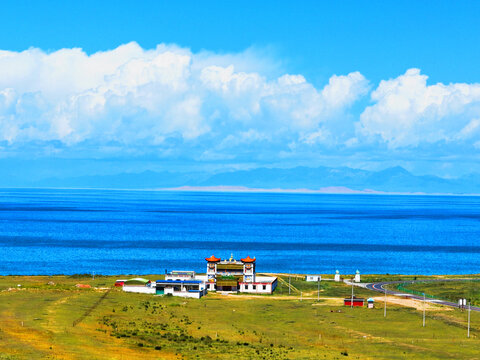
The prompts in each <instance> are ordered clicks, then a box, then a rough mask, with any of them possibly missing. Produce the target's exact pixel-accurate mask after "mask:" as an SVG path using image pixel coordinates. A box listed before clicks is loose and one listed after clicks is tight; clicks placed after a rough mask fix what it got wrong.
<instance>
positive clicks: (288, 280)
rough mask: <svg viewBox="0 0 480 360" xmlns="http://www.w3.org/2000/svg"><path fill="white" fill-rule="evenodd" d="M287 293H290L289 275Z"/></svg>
mask: <svg viewBox="0 0 480 360" xmlns="http://www.w3.org/2000/svg"><path fill="white" fill-rule="evenodd" d="M288 295H290V276H288Z"/></svg>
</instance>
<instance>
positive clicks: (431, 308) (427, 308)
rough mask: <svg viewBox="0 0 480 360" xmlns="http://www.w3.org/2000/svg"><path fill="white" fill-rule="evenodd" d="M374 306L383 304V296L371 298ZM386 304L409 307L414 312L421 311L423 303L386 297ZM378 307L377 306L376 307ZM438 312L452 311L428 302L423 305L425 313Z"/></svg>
mask: <svg viewBox="0 0 480 360" xmlns="http://www.w3.org/2000/svg"><path fill="white" fill-rule="evenodd" d="M373 299H374V300H375V303H376V304H383V302H384V301H385V298H384V297H383V296H377V297H374V298H373ZM387 303H390V304H395V305H401V306H406V307H411V308H414V309H416V310H423V306H424V304H423V301H420V300H416V299H412V298H410V297H409V298H402V297H398V296H387ZM377 306H378V305H377ZM438 310H445V311H452V310H453V308H451V307H448V306H443V305H439V304H432V303H430V302H426V303H425V311H438Z"/></svg>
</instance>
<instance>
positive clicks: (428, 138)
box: [358, 69, 480, 148]
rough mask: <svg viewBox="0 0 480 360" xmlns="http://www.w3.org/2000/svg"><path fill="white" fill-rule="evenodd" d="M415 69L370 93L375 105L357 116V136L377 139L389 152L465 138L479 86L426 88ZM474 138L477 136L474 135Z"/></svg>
mask: <svg viewBox="0 0 480 360" xmlns="http://www.w3.org/2000/svg"><path fill="white" fill-rule="evenodd" d="M427 79H428V77H427V76H426V75H422V74H421V73H420V70H419V69H409V70H407V72H406V73H405V74H403V75H401V76H399V77H397V78H395V79H390V80H383V81H381V82H380V84H379V86H378V88H377V89H376V90H375V91H373V92H372V94H371V98H372V100H373V101H374V102H375V103H374V104H373V105H372V106H368V107H367V108H366V109H365V110H364V111H363V113H362V114H361V116H360V122H359V124H358V133H359V135H360V136H366V137H369V138H375V137H377V138H380V139H381V141H383V142H386V143H387V144H388V145H389V146H390V147H391V148H396V147H406V146H410V147H412V146H413V147H415V146H417V145H419V144H422V143H427V144H428V143H436V142H439V141H445V142H449V141H454V140H460V139H461V138H465V136H466V135H467V133H471V132H472V131H473V130H474V129H476V127H477V125H475V123H472V125H467V124H468V123H469V122H470V121H471V118H472V116H479V115H480V111H479V108H478V105H480V84H465V83H455V84H448V85H445V84H442V83H437V84H435V85H427ZM477 135H478V133H477Z"/></svg>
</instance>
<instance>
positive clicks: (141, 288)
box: [123, 285, 156, 294]
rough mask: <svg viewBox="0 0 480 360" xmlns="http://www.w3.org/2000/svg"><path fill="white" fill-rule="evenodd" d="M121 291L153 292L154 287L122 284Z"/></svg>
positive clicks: (154, 290)
mask: <svg viewBox="0 0 480 360" xmlns="http://www.w3.org/2000/svg"><path fill="white" fill-rule="evenodd" d="M123 291H125V292H132V293H140V294H155V292H156V289H155V287H148V286H144V285H138V286H137V285H126V286H125V285H124V286H123Z"/></svg>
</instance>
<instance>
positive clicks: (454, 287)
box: [403, 279, 480, 306]
mask: <svg viewBox="0 0 480 360" xmlns="http://www.w3.org/2000/svg"><path fill="white" fill-rule="evenodd" d="M403 286H404V288H406V289H408V290H415V291H419V292H424V293H425V294H428V295H431V296H433V297H435V298H439V299H444V300H449V301H452V302H458V299H467V301H470V302H471V303H472V305H477V306H478V305H480V281H479V280H478V279H477V280H458V281H441V282H435V283H428V282H424V283H422V282H419V283H414V284H408V283H407V284H403Z"/></svg>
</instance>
